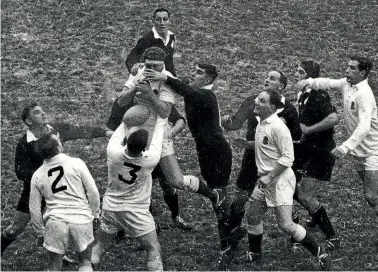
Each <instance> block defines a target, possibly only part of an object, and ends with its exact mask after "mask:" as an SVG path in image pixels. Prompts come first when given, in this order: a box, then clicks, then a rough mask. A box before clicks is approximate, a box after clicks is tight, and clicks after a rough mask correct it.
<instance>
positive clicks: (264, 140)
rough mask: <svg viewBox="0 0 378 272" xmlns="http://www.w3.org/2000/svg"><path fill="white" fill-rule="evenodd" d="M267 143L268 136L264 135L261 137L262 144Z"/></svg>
mask: <svg viewBox="0 0 378 272" xmlns="http://www.w3.org/2000/svg"><path fill="white" fill-rule="evenodd" d="M268 143H269V140H268V136H264V138H263V144H265V145H266V144H268Z"/></svg>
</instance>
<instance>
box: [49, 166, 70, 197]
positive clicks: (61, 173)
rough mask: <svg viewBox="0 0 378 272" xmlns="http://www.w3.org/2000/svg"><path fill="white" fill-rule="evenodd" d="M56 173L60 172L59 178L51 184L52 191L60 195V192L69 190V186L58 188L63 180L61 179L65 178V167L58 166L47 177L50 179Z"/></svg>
mask: <svg viewBox="0 0 378 272" xmlns="http://www.w3.org/2000/svg"><path fill="white" fill-rule="evenodd" d="M56 171H59V173H58V175H57V177H56V178H55V179H54V181H53V183H52V184H51V191H52V192H53V194H55V193H58V192H60V191H64V190H67V186H65V185H64V186H60V187H57V186H58V182H59V181H60V180H61V178H62V177H63V174H64V170H63V167H62V166H60V165H59V166H57V167H54V168H51V169H50V170H49V171H48V172H47V175H48V176H49V177H51V176H52V174H53V173H54V172H56Z"/></svg>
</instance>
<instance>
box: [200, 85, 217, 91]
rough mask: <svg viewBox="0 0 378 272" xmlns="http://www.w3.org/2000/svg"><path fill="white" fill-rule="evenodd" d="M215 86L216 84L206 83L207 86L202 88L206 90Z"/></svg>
mask: <svg viewBox="0 0 378 272" xmlns="http://www.w3.org/2000/svg"><path fill="white" fill-rule="evenodd" d="M213 87H214V84H210V85H206V86H204V87H202V88H201V89H205V90H210V91H211V90H212V89H213Z"/></svg>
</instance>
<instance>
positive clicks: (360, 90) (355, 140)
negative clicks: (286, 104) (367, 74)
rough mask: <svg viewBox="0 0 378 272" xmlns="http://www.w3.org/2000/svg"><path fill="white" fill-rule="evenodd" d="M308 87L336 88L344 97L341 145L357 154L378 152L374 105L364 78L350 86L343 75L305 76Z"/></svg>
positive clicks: (377, 127) (368, 154)
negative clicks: (343, 127)
mask: <svg viewBox="0 0 378 272" xmlns="http://www.w3.org/2000/svg"><path fill="white" fill-rule="evenodd" d="M307 81H308V83H309V85H310V86H309V87H310V88H312V89H337V90H340V91H342V93H343V100H344V116H345V126H346V128H347V132H348V134H349V138H348V140H346V141H345V142H344V143H343V144H342V146H345V147H347V148H348V149H349V150H350V153H351V154H352V155H354V156H357V157H367V156H371V155H375V156H376V155H378V116H377V104H376V101H375V97H374V94H373V91H372V90H371V88H370V86H369V84H368V82H367V79H365V80H363V81H361V82H360V83H358V84H356V85H354V86H351V85H350V84H349V83H348V81H347V79H346V78H343V79H329V78H315V79H312V78H310V79H307Z"/></svg>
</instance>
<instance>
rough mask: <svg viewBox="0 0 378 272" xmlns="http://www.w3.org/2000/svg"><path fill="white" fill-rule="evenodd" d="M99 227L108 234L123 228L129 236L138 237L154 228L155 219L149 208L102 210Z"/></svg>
mask: <svg viewBox="0 0 378 272" xmlns="http://www.w3.org/2000/svg"><path fill="white" fill-rule="evenodd" d="M101 229H102V230H103V231H104V232H106V233H108V234H115V233H116V232H118V230H125V233H126V235H127V236H129V237H139V236H142V235H145V234H147V233H150V232H152V231H154V230H155V221H154V218H153V217H152V215H151V213H150V211H149V210H145V211H132V212H131V211H121V212H112V211H107V210H102V214H101Z"/></svg>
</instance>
